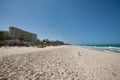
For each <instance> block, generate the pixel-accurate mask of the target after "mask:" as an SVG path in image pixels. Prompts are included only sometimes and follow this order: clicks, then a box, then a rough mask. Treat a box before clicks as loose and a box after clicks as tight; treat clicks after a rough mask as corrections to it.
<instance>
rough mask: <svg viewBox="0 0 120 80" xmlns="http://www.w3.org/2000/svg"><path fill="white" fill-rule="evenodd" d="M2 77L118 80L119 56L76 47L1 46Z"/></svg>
mask: <svg viewBox="0 0 120 80" xmlns="http://www.w3.org/2000/svg"><path fill="white" fill-rule="evenodd" d="M78 52H80V53H78ZM3 53H4V54H3ZM2 79H4V80H5V79H6V80H120V55H118V54H111V53H109V52H100V51H95V50H90V49H87V48H82V47H77V46H57V47H47V48H42V49H39V48H32V47H30V48H26V47H24V48H17V47H15V48H13V47H12V48H9V49H5V48H0V80H2Z"/></svg>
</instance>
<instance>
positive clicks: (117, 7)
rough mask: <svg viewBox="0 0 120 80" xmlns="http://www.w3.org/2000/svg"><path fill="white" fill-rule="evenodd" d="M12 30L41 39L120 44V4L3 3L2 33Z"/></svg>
mask: <svg viewBox="0 0 120 80" xmlns="http://www.w3.org/2000/svg"><path fill="white" fill-rule="evenodd" d="M9 26H16V27H18V28H22V29H24V30H27V31H31V32H33V33H36V34H38V38H39V39H43V38H48V39H51V40H56V39H58V40H62V41H65V42H69V43H73V44H102V43H107V44H108V43H110V44H115V43H120V0H0V30H8V28H9Z"/></svg>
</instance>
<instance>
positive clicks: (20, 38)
mask: <svg viewBox="0 0 120 80" xmlns="http://www.w3.org/2000/svg"><path fill="white" fill-rule="evenodd" d="M18 39H19V40H20V44H21V45H23V43H22V42H23V40H24V36H23V34H21V35H20V36H19V38H18Z"/></svg>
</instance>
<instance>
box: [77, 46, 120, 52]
mask: <svg viewBox="0 0 120 80" xmlns="http://www.w3.org/2000/svg"><path fill="white" fill-rule="evenodd" d="M79 46H82V47H87V48H90V49H95V50H100V51H105V52H107V51H110V52H114V53H118V54H120V44H99V45H79Z"/></svg>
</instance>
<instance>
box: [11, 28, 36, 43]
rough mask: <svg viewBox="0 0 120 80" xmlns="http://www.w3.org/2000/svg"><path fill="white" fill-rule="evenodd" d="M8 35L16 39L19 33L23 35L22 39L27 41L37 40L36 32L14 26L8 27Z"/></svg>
mask: <svg viewBox="0 0 120 80" xmlns="http://www.w3.org/2000/svg"><path fill="white" fill-rule="evenodd" d="M9 31H10V32H9V36H10V38H12V39H18V38H19V37H20V36H21V35H23V37H24V41H28V42H35V41H37V34H34V33H31V32H28V31H24V30H22V29H19V28H16V27H12V26H11V27H9Z"/></svg>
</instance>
